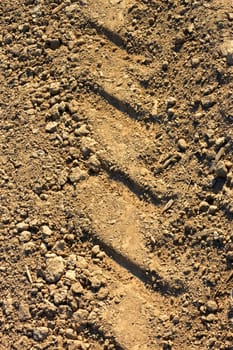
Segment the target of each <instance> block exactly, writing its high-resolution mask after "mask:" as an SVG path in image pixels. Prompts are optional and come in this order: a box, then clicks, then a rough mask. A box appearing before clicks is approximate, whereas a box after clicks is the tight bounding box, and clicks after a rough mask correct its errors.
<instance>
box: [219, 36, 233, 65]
mask: <svg viewBox="0 0 233 350" xmlns="http://www.w3.org/2000/svg"><path fill="white" fill-rule="evenodd" d="M220 51H221V54H222V56H223V57H225V58H226V61H227V64H228V65H229V66H232V65H233V40H226V41H225V42H224V43H223V44H222V45H221V47H220Z"/></svg>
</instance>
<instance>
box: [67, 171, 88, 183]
mask: <svg viewBox="0 0 233 350" xmlns="http://www.w3.org/2000/svg"><path fill="white" fill-rule="evenodd" d="M86 178H87V172H86V171H84V170H82V169H80V168H79V167H76V168H73V169H72V170H71V173H70V175H69V179H70V181H71V182H72V183H76V182H80V181H82V180H85V179H86Z"/></svg>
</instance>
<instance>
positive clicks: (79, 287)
mask: <svg viewBox="0 0 233 350" xmlns="http://www.w3.org/2000/svg"><path fill="white" fill-rule="evenodd" d="M71 290H72V292H73V293H74V294H82V293H83V286H82V285H81V283H80V282H76V283H74V284H72V286H71Z"/></svg>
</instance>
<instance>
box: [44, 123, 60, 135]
mask: <svg viewBox="0 0 233 350" xmlns="http://www.w3.org/2000/svg"><path fill="white" fill-rule="evenodd" d="M57 126H58V123H57V122H48V123H47V125H46V127H45V131H46V132H49V133H53V132H55V131H56V130H57Z"/></svg>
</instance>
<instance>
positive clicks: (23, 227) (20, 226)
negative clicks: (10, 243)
mask: <svg viewBox="0 0 233 350" xmlns="http://www.w3.org/2000/svg"><path fill="white" fill-rule="evenodd" d="M28 228H29V225H28V224H27V223H26V222H19V223H18V224H17V225H16V229H17V231H18V232H21V231H26V230H28Z"/></svg>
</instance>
